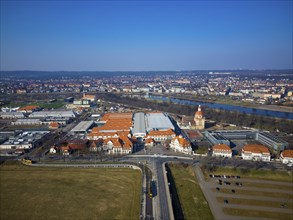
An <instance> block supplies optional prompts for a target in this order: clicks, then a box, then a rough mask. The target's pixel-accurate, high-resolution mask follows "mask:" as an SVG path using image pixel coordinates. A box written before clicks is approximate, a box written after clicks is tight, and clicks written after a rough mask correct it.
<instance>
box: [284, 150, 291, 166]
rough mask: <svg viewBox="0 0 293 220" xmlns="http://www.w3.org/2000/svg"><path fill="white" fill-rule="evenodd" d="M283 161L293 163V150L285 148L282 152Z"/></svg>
mask: <svg viewBox="0 0 293 220" xmlns="http://www.w3.org/2000/svg"><path fill="white" fill-rule="evenodd" d="M281 161H282V163H285V164H290V163H293V150H284V151H283V152H282V153H281Z"/></svg>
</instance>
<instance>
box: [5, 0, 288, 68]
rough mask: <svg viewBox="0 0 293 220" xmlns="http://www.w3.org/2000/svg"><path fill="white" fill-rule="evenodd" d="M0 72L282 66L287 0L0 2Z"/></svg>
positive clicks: (285, 65)
mask: <svg viewBox="0 0 293 220" xmlns="http://www.w3.org/2000/svg"><path fill="white" fill-rule="evenodd" d="M0 22H1V23H0V24H1V27H0V28H1V33H0V34H1V35H0V36H1V39H0V40H1V41H0V44H1V45H0V52H1V57H0V58H1V70H53V71H58V70H75V71H79V70H97V71H99V70H107V71H111V70H113V71H115V70H122V71H123V70H125V71H126V70H129V71H134V70H203V69H238V68H242V69H288V68H293V65H292V60H293V57H292V50H293V49H292V48H293V45H292V26H293V24H292V0H291V1H2V0H1V21H0Z"/></svg>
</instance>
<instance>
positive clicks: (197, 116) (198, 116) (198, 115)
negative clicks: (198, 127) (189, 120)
mask: <svg viewBox="0 0 293 220" xmlns="http://www.w3.org/2000/svg"><path fill="white" fill-rule="evenodd" d="M202 117H203V112H202V111H201V106H200V105H199V106H198V109H197V112H195V118H202Z"/></svg>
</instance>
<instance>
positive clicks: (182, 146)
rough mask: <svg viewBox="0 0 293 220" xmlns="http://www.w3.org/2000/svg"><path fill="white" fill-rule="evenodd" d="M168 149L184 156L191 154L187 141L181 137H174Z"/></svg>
mask: <svg viewBox="0 0 293 220" xmlns="http://www.w3.org/2000/svg"><path fill="white" fill-rule="evenodd" d="M170 148H171V149H173V150H174V151H175V152H181V153H185V154H191V153H192V148H191V145H190V143H189V141H187V140H186V139H185V138H183V137H182V136H181V135H179V136H177V137H174V138H173V139H172V140H171V144H170Z"/></svg>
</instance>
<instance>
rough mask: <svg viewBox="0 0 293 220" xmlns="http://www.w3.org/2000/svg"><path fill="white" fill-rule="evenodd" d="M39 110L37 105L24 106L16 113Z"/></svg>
mask: <svg viewBox="0 0 293 220" xmlns="http://www.w3.org/2000/svg"><path fill="white" fill-rule="evenodd" d="M38 108H40V106H37V105H28V106H24V107H21V108H19V109H18V111H33V110H35V109H38Z"/></svg>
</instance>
